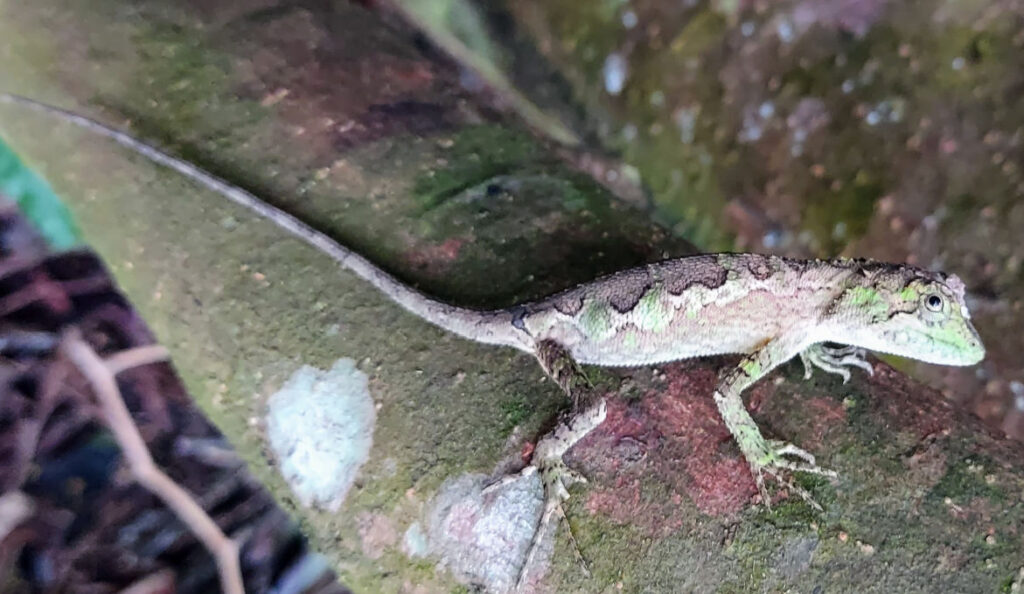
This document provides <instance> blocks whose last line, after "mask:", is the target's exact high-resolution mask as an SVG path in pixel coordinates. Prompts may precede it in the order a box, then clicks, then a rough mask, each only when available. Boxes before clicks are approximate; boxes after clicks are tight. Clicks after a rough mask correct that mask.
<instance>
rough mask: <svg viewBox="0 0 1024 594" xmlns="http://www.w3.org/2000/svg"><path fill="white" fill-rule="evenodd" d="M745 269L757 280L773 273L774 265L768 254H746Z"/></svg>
mask: <svg viewBox="0 0 1024 594" xmlns="http://www.w3.org/2000/svg"><path fill="white" fill-rule="evenodd" d="M747 270H749V271H750V274H752V275H753V276H754V278H756V279H757V280H764V279H766V278H768V277H770V276H771V275H773V274H775V271H776V266H775V265H774V262H772V261H771V257H770V256H762V255H761V254H750V255H748V256H747Z"/></svg>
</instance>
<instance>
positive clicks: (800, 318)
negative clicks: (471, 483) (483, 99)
mask: <svg viewBox="0 0 1024 594" xmlns="http://www.w3.org/2000/svg"><path fill="white" fill-rule="evenodd" d="M0 101H4V102H8V103H14V104H18V105H22V106H26V107H29V108H32V109H34V110H37V111H42V112H44V113H46V114H49V115H51V116H55V117H57V118H58V119H60V120H63V121H65V122H68V123H71V124H74V125H77V126H79V127H83V128H85V129H88V130H91V131H93V132H95V133H98V134H100V135H101V136H104V137H106V138H109V139H111V140H113V141H115V142H117V143H118V144H120V145H122V146H123V147H126V148H127V149H129V150H131V151H134V152H136V153H139V154H141V155H142V156H144V157H147V158H149V159H151V160H152V161H154V162H156V163H158V164H160V165H163V166H165V167H168V168H170V169H173V170H175V171H177V172H179V173H180V174H182V175H184V176H185V177H187V178H188V179H190V180H192V181H193V182H195V183H196V184H198V185H199V186H202V187H204V188H206V189H208V190H211V191H213V192H215V193H217V194H220V195H222V196H223V197H225V198H227V199H229V200H231V201H232V202H235V203H236V204H238V205H240V206H242V207H244V208H245V209H247V210H249V211H251V212H253V213H254V214H256V215H258V216H261V217H264V218H266V219H268V220H269V221H271V222H272V223H274V224H275V225H277V226H278V227H280V228H281V229H283V230H284V231H286V232H287V233H289V234H290V235H292V236H294V237H296V238H297V239H299V240H302V241H304V242H306V243H308V244H310V245H311V246H313V247H314V248H316V249H318V250H319V251H321V252H323V253H324V254H326V255H327V256H329V257H331V258H332V259H334V260H335V261H336V262H337V263H338V264H339V265H340V266H341V267H342V268H345V269H348V270H349V271H351V272H353V273H354V274H356V275H357V276H359V277H361V278H363V279H364V280H366V281H367V282H369V283H370V284H371V285H373V286H374V287H375V288H377V289H378V290H380V291H381V292H382V293H383V294H384V295H385V296H386V297H387V298H389V299H391V300H392V301H394V302H395V303H396V304H398V305H399V306H401V307H403V308H404V309H406V310H408V311H409V312H411V313H412V314H414V315H416V316H418V317H420V318H422V319H423V320H425V321H427V322H429V323H431V324H434V325H436V326H439V327H440V328H442V329H444V330H447V331H449V332H452V333H454V334H456V335H459V336H461V337H463V338H465V339H468V340H471V341H475V342H478V343H483V344H488V345H499V346H505V347H511V348H515V349H518V350H520V351H523V352H525V353H528V354H530V355H533V356H534V357H535V358H536V359H537V360H538V362H539V363H540V365H541V367H542V368H543V370H544V372H545V373H546V374H547V375H548V376H549V377H550V378H551V379H552V380H554V382H555V383H556V384H557V385H558V386H559V387H560V388H561V389H562V390H563V391H564V392H566V393H567V394H568V395H569V396H570V397H571V399H572V401H573V403H574V406H573V411H572V414H569V415H565V416H564V417H563V418H562V419H561V420H560V422H559V423H558V424H557V425H556V427H555V428H554V429H553V430H552V431H551V432H550V433H549V434H547V435H545V436H543V437H542V438H541V439H539V440H538V441H537V444H536V447H535V449H534V452H533V456H532V459H531V462H530V464H529V465H528V466H527V467H526V468H525V469H524V471H523V472H539V473H540V476H541V479H542V484H543V486H544V501H545V503H544V507H543V512H542V515H541V518H540V519H539V521H538V524H537V526H536V530H535V533H534V537H533V541H532V542H531V545H530V548H529V549H528V553H527V557H526V560H525V561H524V563H523V565H522V567H521V570H520V584H521V583H522V579H523V577H524V576H525V572H526V569H527V567H528V566H529V565H530V562H531V559H532V558H533V555H534V553H535V551H536V550H537V546H538V544H539V540H540V538H541V535H542V534H543V532H544V530H545V528H546V526H547V525H548V524H549V522H550V521H551V519H552V518H553V517H554V516H555V515H559V516H561V517H562V518H564V512H563V511H562V503H563V502H564V501H565V500H566V499H567V498H568V497H569V493H568V491H567V487H568V486H569V485H570V484H571V483H573V482H575V481H577V480H582V477H581V476H579V475H578V474H577V473H575V472H573V471H572V470H570V469H569V468H568V467H567V466H566V465H565V464H564V462H563V461H562V455H563V454H564V453H565V452H566V451H568V449H569V448H571V447H572V446H573V445H574V444H576V443H577V442H578V441H580V440H581V439H582V438H583V437H584V436H585V435H587V434H588V433H590V432H591V431H592V430H594V429H595V428H596V427H597V426H599V425H600V424H601V423H602V422H603V420H604V418H605V414H606V408H605V401H604V398H603V397H596V398H595V397H593V395H590V394H589V393H588V392H589V390H588V388H589V382H588V381H587V379H586V376H585V375H584V373H583V371H582V368H581V365H595V366H610V367H629V366H647V365H657V364H663V363H669V362H672V361H678V360H683V359H688V358H694V357H705V356H712V355H725V354H733V355H740V356H741V357H742V358H741V359H740V361H739V363H738V364H737V365H735V366H734V367H731V368H729V369H728V370H726V371H725V372H724V373H722V374H721V375H720V379H719V382H718V384H717V386H716V388H715V390H714V393H713V398H714V401H715V404H716V405H717V408H718V411H719V413H720V415H721V417H722V419H723V421H724V423H725V425H726V427H727V428H728V430H729V432H730V434H731V435H732V437H733V438H734V440H735V442H736V444H737V446H738V447H739V450H740V452H741V454H742V455H743V457H744V458H745V460H746V462H747V464H748V466H749V468H750V472H751V474H752V476H753V479H754V481H755V484H756V486H757V489H758V492H759V494H760V497H761V500H762V502H763V503H764V504H765V505H770V499H769V495H768V493H767V490H766V487H765V483H764V478H765V475H767V476H769V477H771V478H773V479H775V480H777V481H779V482H782V483H784V484H787V485H788V486H789V487H790V488H793V489H794V490H795V491H796V492H797V493H798V494H800V495H801V496H803V497H804V499H805V500H806V501H807V502H808V503H809V504H811V505H812V506H815V507H817V508H818V509H820V507H819V506H817V504H816V503H815V502H814V501H813V499H811V498H810V496H809V494H808V493H806V492H804V491H803V490H802V489H799V488H798V487H796V486H795V485H793V484H792V483H790V482H789V481H787V480H786V479H785V476H786V475H787V474H788V473H791V472H807V473H815V474H819V475H824V476H827V477H835V476H837V475H836V473H835V472H834V471H831V470H828V469H825V468H821V467H819V466H818V465H817V463H816V459H815V457H814V455H812V454H811V453H810V452H808V451H806V450H804V449H802V448H800V447H798V446H796V445H795V444H791V443H787V442H784V441H776V440H770V439H768V438H766V437H765V436H764V435H763V434H762V433H761V431H760V429H759V428H758V426H757V423H756V422H755V421H754V420H753V418H752V417H751V416H750V414H749V413H748V412H747V410H746V408H745V406H744V403H743V400H742V397H741V395H742V393H743V392H744V390H746V389H747V388H748V387H750V386H751V385H752V384H754V383H755V382H757V381H758V380H760V379H762V378H764V377H765V376H766V375H768V374H769V373H770V372H771V371H772V370H774V369H775V368H776V367H778V366H779V365H781V364H783V363H784V362H786V361H788V360H790V359H793V358H795V357H799V358H800V359H801V360H802V362H803V364H804V368H805V373H804V375H805V377H807V378H809V377H810V376H811V373H812V370H813V368H815V367H818V368H821V369H823V370H825V371H826V372H829V373H834V374H838V375H840V376H841V377H842V378H843V381H844V383H845V382H846V381H848V380H849V379H850V371H849V368H861V369H864V370H865V371H866V372H868V373H871V372H872V367H871V365H870V363H868V361H867V360H866V358H865V356H866V351H867V350H871V351H876V352H881V353H888V354H892V355H898V356H902V357H908V358H912V359H917V360H920V361H924V362H927V363H933V364H940V365H956V366H966V365H973V364H975V363H978V362H979V361H981V360H982V359H983V358H984V356H985V348H984V346H983V344H982V341H981V338H980V337H979V335H978V332H977V331H976V330H975V328H974V326H973V325H972V323H971V316H970V312H969V310H968V307H967V304H966V301H965V292H966V288H965V285H964V283H963V282H962V281H961V280H960V279H959V278H958V277H957V276H956V275H949V274H944V273H941V272H934V271H930V270H927V269H923V268H918V267H914V266H910V265H904V264H890V263H884V262H877V261H873V260H866V259H848V258H834V259H815V260H801V259H792V258H784V257H779V256H774V255H761V254H750V253H720V254H699V255H693V256H685V257H680V258H675V259H669V260H664V261H661V262H656V263H651V264H647V265H644V266H639V267H636V268H632V269H628V270H623V271H620V272H616V273H613V274H610V275H607V276H604V277H601V278H598V279H596V280H593V281H591V282H587V283H583V284H580V285H578V286H576V287H573V288H569V289H566V290H564V291H561V292H559V293H556V294H554V295H551V296H549V297H545V298H541V299H538V300H534V301H530V302H526V303H521V304H518V305H514V306H512V307H509V308H505V309H498V310H490V311H482V310H476V309H469V308H464V307H459V306H455V305H452V304H449V303H444V302H441V301H438V300H436V299H433V298H431V297H429V296H427V295H425V294H423V293H421V292H419V291H418V290H416V289H415V288H413V287H412V286H410V285H408V284H405V283H403V282H401V281H400V280H398V279H397V278H395V277H394V276H392V275H391V274H389V273H387V272H385V271H384V270H383V269H381V268H380V267H378V266H376V265H375V264H373V263H372V262H371V261H370V260H368V259H367V258H365V257H363V256H362V255H360V254H358V253H356V252H354V251H352V250H350V249H349V248H346V247H344V246H343V245H341V244H340V243H338V242H337V241H335V240H334V239H333V238H331V237H329V236H327V235H325V234H324V233H322V232H320V231H318V230H316V229H314V228H313V227H311V226H309V225H308V224H306V223H305V222H303V221H301V220H300V219H298V218H297V217H295V216H293V215H291V214H289V213H287V212H285V211H283V210H281V209H279V208H277V207H275V206H273V205H271V204H270V203H268V202H266V201H265V200H263V199H261V198H259V197H257V196H255V195H253V194H251V193H249V192H248V191H246V190H244V189H242V188H241V187H239V186H237V185H234V184H231V183H230V182H228V181H225V180H223V179H221V178H219V177H217V176H215V175H213V174H211V173H209V172H207V171H206V170H204V169H202V168H200V167H199V166H197V165H194V164H192V163H189V162H187V161H184V160H182V159H179V158H177V157H174V156H172V155H170V154H168V153H166V152H164V151H162V150H160V149H158V148H156V147H154V146H152V145H150V144H147V143H145V142H142V141H140V140H138V139H136V138H134V137H132V136H130V135H128V134H126V133H124V132H121V131H119V130H116V129H114V128H111V127H109V126H107V125H105V124H102V123H100V122H98V121H95V120H93V119H90V118H87V117H84V116H82V115H79V114H76V113H74V112H70V111H67V110H64V109H62V108H59V107H55V106H52V105H48V104H45V103H41V102H38V101H35V100H33V99H29V98H26V97H21V96H18V95H13V94H8V93H2V92H0ZM836 344H838V345H845V346H841V347H837V346H830V345H836ZM500 484H502V481H496V482H495V483H492V485H491V487H488V489H490V488H496V487H497V486H499V485H500ZM570 538H572V535H571V532H570ZM573 545H574V551H575V552H576V554H577V558H578V559H579V560H580V561H581V563H582V557H581V555H580V554H579V549H578V547H576V546H575V541H573ZM584 567H585V565H584Z"/></svg>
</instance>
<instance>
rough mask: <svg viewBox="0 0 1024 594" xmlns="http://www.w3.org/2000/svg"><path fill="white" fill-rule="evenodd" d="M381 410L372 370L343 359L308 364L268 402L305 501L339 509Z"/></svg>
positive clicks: (283, 459)
mask: <svg viewBox="0 0 1024 594" xmlns="http://www.w3.org/2000/svg"><path fill="white" fill-rule="evenodd" d="M375 421H376V411H375V408H374V403H373V398H371V397H370V391H369V387H368V382H367V377H366V374H364V373H363V372H361V371H359V370H358V369H356V365H355V361H353V360H351V359H338V361H337V362H335V364H334V366H333V367H331V369H330V370H328V371H324V370H321V369H317V368H315V367H311V366H309V365H303V366H302V367H301V368H300V369H299V370H298V371H296V372H295V373H293V374H292V376H291V377H290V378H288V381H286V382H285V383H284V385H283V386H281V389H280V390H278V391H277V392H276V393H274V394H273V395H272V396H271V397H270V399H269V401H268V403H267V438H268V440H269V442H270V447H271V449H272V450H273V451H274V455H275V456H276V458H277V461H278V464H279V466H280V469H281V474H282V475H283V476H284V478H285V480H286V481H288V485H289V486H290V487H291V488H292V492H294V493H295V496H296V497H298V499H299V501H300V502H302V504H303V505H305V506H307V507H310V506H317V507H321V508H325V509H328V510H330V511H336V510H337V509H338V507H339V506H341V503H342V502H343V501H344V500H345V495H346V494H347V493H348V490H349V487H351V486H352V482H353V481H355V478H356V475H357V474H358V472H359V468H360V467H361V466H362V465H363V464H364V463H365V462H366V460H367V458H368V457H369V455H370V447H371V445H372V444H373V426H374V423H375Z"/></svg>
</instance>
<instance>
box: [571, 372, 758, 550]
mask: <svg viewBox="0 0 1024 594" xmlns="http://www.w3.org/2000/svg"><path fill="white" fill-rule="evenodd" d="M716 382H717V375H716V374H715V372H714V371H712V370H709V369H705V368H700V367H696V366H692V365H690V364H687V363H681V364H676V365H672V366H670V367H668V368H666V370H665V375H664V382H663V383H662V384H661V385H660V386H659V387H657V388H656V389H653V390H651V391H649V392H648V393H647V394H646V395H645V396H644V397H643V398H641V399H640V400H639V401H637V402H634V403H629V404H627V403H625V402H623V401H622V400H620V399H615V398H612V399H610V400H609V401H608V415H607V418H606V420H605V422H604V423H603V424H602V425H601V427H599V428H598V429H596V430H595V431H594V432H593V433H591V435H589V436H588V437H587V438H586V439H585V440H584V441H583V442H582V443H581V444H580V446H581V447H579V448H576V450H575V451H574V452H572V453H571V455H572V456H573V457H577V459H578V460H579V461H580V463H581V464H582V466H583V471H584V473H585V474H588V475H591V476H593V477H594V478H597V476H598V475H603V476H602V478H603V479H604V481H597V483H598V484H602V483H603V485H604V486H598V487H595V488H594V489H593V490H592V491H591V493H590V494H589V496H588V499H587V502H586V507H587V509H588V510H589V511H590V512H591V513H601V514H603V515H606V516H608V517H610V518H612V519H614V520H615V521H618V522H622V523H629V524H632V525H635V526H640V527H642V528H644V529H645V530H646V531H647V532H648V533H649V534H651V535H654V536H664V535H667V534H669V533H671V531H673V530H676V529H678V528H679V527H680V526H682V524H683V520H684V517H685V516H684V508H683V507H682V506H683V505H684V499H683V494H685V495H687V496H688V497H689V499H690V500H691V501H692V502H693V503H694V505H696V506H697V508H698V509H699V510H700V511H701V512H703V513H705V514H709V515H715V516H717V515H722V514H730V513H736V512H738V511H740V510H742V509H743V508H744V507H745V506H746V505H747V504H748V503H749V502H750V500H751V497H752V496H753V495H754V493H755V492H756V489H755V487H754V482H753V479H752V478H751V475H750V470H749V469H748V467H747V463H746V461H745V460H744V459H743V458H742V457H741V456H740V454H739V452H738V451H737V450H736V448H735V446H734V445H731V444H732V437H731V436H730V434H729V431H728V429H726V427H725V424H724V423H723V422H722V420H721V418H720V417H719V415H718V410H717V408H716V407H715V404H714V401H713V400H712V397H711V395H712V392H713V390H714V386H715V383H716ZM651 481H657V482H660V483H662V484H663V485H664V486H665V487H667V488H668V491H669V492H670V493H672V495H671V496H670V497H668V498H665V497H659V498H656V499H653V500H652V498H650V497H645V496H644V494H643V489H644V485H646V484H649V483H650V482H651ZM661 490H662V489H660V488H659V491H661Z"/></svg>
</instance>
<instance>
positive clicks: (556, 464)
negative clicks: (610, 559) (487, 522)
mask: <svg viewBox="0 0 1024 594" xmlns="http://www.w3.org/2000/svg"><path fill="white" fill-rule="evenodd" d="M606 415H607V408H606V406H605V401H604V399H603V398H602V399H600V400H599V401H598V402H597V403H595V404H594V405H592V406H590V407H589V408H587V409H585V410H584V411H582V412H580V413H578V414H575V415H573V416H572V417H571V418H569V419H568V420H565V421H563V422H560V423H559V424H558V426H557V427H555V429H554V431H552V432H551V433H549V434H548V435H546V436H545V437H544V438H542V439H541V440H540V441H538V442H537V447H536V448H535V449H534V451H533V459H532V460H531V463H530V465H529V466H527V467H526V468H524V469H523V470H522V471H521V472H519V473H517V474H515V475H509V476H505V477H502V478H501V479H498V480H497V481H495V482H494V483H491V484H490V485H488V486H487V487H485V488H484V490H483V492H484V494H486V493H489V492H490V491H493V490H494V489H497V488H500V487H501V486H503V485H506V484H508V483H509V482H511V481H514V480H517V479H518V478H519V477H520V476H526V475H529V474H532V473H534V472H539V473H540V478H541V483H542V484H543V486H544V509H543V512H542V513H541V516H540V521H539V522H538V523H537V527H536V529H535V530H534V532H533V537H532V538H531V540H530V546H529V548H528V549H527V551H526V558H525V560H524V561H523V565H522V567H520V569H519V577H518V579H517V582H516V590H517V591H519V590H522V587H523V586H524V585H525V584H526V581H527V578H528V577H529V573H530V569H531V567H532V565H533V562H534V559H535V557H536V556H537V553H538V551H539V550H540V547H541V544H542V542H543V539H544V536H545V535H546V534H547V531H548V528H549V527H550V525H551V521H552V519H553V518H556V517H557V518H558V519H561V520H565V521H566V522H565V525H566V527H567V528H568V530H569V543H570V545H571V546H572V550H573V554H574V555H575V557H576V561H577V562H578V563H579V564H580V567H581V569H582V571H583V573H584V575H586V576H587V577H590V570H589V569H588V568H587V563H586V561H585V560H584V559H583V554H582V553H581V552H580V548H579V545H578V544H577V542H576V537H575V536H574V535H573V533H572V527H571V526H569V522H568V518H566V516H565V511H564V510H563V509H562V504H563V503H564V502H565V501H567V500H568V499H569V490H568V487H570V486H571V485H573V484H575V483H585V482H587V481H586V478H584V477H583V476H582V475H581V474H580V473H578V472H576V471H574V470H572V469H570V468H569V467H568V466H566V465H565V462H564V461H563V460H562V456H563V455H564V454H565V452H567V451H568V450H569V448H571V447H572V446H573V445H575V444H576V442H578V441H579V440H581V439H583V437H584V436H586V435H587V434H588V433H590V432H591V431H593V430H594V429H595V428H597V426H598V425H600V424H601V423H603V422H604V419H605V416H606Z"/></svg>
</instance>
